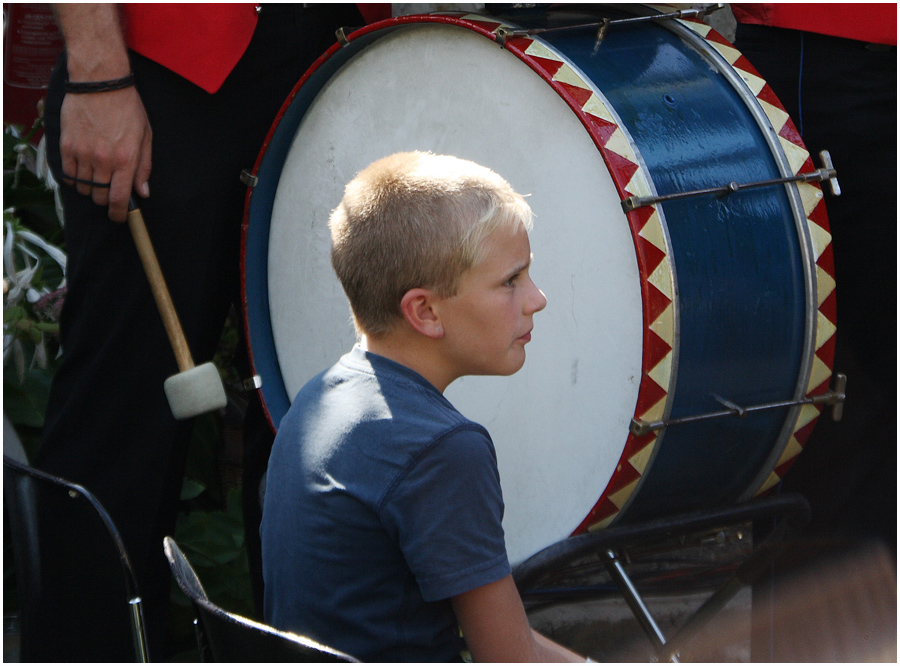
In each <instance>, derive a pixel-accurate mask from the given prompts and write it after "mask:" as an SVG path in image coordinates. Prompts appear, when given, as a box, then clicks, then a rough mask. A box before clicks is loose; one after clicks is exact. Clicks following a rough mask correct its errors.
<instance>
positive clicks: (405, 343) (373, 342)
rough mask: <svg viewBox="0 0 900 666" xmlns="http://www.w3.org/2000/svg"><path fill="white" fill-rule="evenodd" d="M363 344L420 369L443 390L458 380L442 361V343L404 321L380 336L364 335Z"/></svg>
mask: <svg viewBox="0 0 900 666" xmlns="http://www.w3.org/2000/svg"><path fill="white" fill-rule="evenodd" d="M360 344H361V345H362V348H363V349H365V350H366V351H370V352H372V353H373V354H378V355H379V356H384V357H385V358H389V359H391V360H392V361H394V362H395V363H399V364H400V365H405V366H406V367H407V368H409V369H410V370H414V371H415V372H418V373H419V374H420V375H422V376H423V377H424V378H425V379H427V380H428V381H429V382H430V383H431V384H432V385H433V386H434V387H435V388H436V389H437V390H438V391H440V392H441V393H443V392H444V390H445V389H446V388H447V387H448V386H449V385H450V384H451V383H452V382H453V380H455V379H457V377H454V376H451V374H450V373H449V372H447V371H446V369H445V368H444V364H443V363H442V362H441V355H440V342H439V341H437V340H432V339H430V338H426V337H424V336H422V335H419V334H418V333H416V332H415V331H413V330H411V329H409V328H408V327H406V326H403V325H402V324H401V325H400V326H398V327H397V328H395V329H394V330H393V331H391V332H390V333H388V334H387V335H385V336H383V337H380V338H371V337H368V336H363V338H362V340H361V341H360Z"/></svg>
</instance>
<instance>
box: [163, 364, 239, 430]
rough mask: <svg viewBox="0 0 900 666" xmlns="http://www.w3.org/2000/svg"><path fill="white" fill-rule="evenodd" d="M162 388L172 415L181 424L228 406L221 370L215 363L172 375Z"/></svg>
mask: <svg viewBox="0 0 900 666" xmlns="http://www.w3.org/2000/svg"><path fill="white" fill-rule="evenodd" d="M163 388H164V389H165V391H166V399H167V400H168V401H169V407H170V408H171V410H172V414H173V415H174V416H175V418H176V419H178V420H179V421H181V420H183V419H189V418H191V417H192V416H198V415H199V414H205V413H206V412H213V411H216V410H219V409H222V408H223V407H225V405H226V404H228V398H227V396H226V395H225V388H224V387H223V386H222V378H221V377H220V376H219V370H218V369H217V368H216V366H215V365H213V364H212V363H204V364H203V365H198V366H196V367H194V368H191V369H190V370H186V371H184V372H179V373H178V374H177V375H172V376H171V377H169V378H168V379H167V380H166V381H165V383H164V384H163Z"/></svg>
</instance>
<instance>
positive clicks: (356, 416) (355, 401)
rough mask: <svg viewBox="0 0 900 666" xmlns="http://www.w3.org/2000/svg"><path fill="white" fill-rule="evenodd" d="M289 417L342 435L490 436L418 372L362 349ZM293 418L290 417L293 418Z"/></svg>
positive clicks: (309, 390) (318, 382)
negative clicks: (360, 431) (332, 426)
mask: <svg viewBox="0 0 900 666" xmlns="http://www.w3.org/2000/svg"><path fill="white" fill-rule="evenodd" d="M290 412H293V413H294V414H293V418H294V419H296V420H297V421H304V420H310V419H312V417H313V414H315V420H316V421H318V422H321V419H323V418H324V419H326V420H328V421H339V422H340V426H337V427H338V428H339V429H343V430H345V431H346V430H348V429H353V428H358V427H364V428H367V429H370V428H376V427H377V428H379V429H384V430H389V431H390V432H391V433H392V434H394V435H396V436H399V437H413V438H416V439H417V438H418V437H414V436H413V433H416V432H418V433H419V434H420V435H422V436H425V437H427V438H429V439H430V438H433V437H440V436H442V435H444V434H446V433H449V432H451V431H455V430H474V431H477V432H480V433H482V434H483V435H484V436H485V437H487V438H488V440H490V436H489V435H488V432H487V430H486V429H485V428H484V427H483V426H481V425H480V424H478V423H476V422H474V421H472V420H470V419H468V418H467V417H465V416H464V415H463V414H461V413H460V412H459V411H458V410H457V409H456V408H455V407H454V406H453V405H452V404H451V403H450V401H449V400H447V399H446V398H445V397H444V396H443V394H441V392H440V391H438V390H437V389H436V388H435V387H434V386H433V385H432V384H431V383H429V382H428V380H426V379H425V378H424V377H422V376H421V375H420V374H418V373H417V372H415V371H414V370H412V369H410V368H408V367H406V366H404V365H402V364H400V363H397V362H396V361H393V360H391V359H388V358H386V357H384V356H379V355H378V354H373V353H371V352H368V351H365V350H364V349H362V348H361V347H359V346H358V345H357V346H355V347H354V348H353V349H352V350H351V351H349V352H348V353H347V354H345V355H344V356H342V357H341V359H340V360H339V361H338V362H337V363H335V364H334V365H333V366H332V367H331V368H329V369H327V370H325V371H323V372H322V373H320V374H319V375H318V376H316V377H315V378H313V379H312V380H310V381H309V382H308V383H307V384H306V386H304V387H303V389H301V391H300V393H298V395H297V397H296V399H295V400H294V404H293V405H292V407H291V410H290ZM290 412H289V417H290V416H291V414H290Z"/></svg>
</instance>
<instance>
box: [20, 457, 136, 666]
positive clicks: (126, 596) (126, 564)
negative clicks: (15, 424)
mask: <svg viewBox="0 0 900 666" xmlns="http://www.w3.org/2000/svg"><path fill="white" fill-rule="evenodd" d="M3 476H4V483H3V491H4V495H5V497H6V502H7V506H8V509H9V511H10V512H11V514H12V513H14V512H15V513H18V514H19V515H17V516H13V515H11V516H10V519H11V523H12V531H13V539H14V541H15V542H16V544H17V545H14V551H15V553H16V561H17V562H18V567H17V568H18V570H19V572H20V575H19V576H18V578H19V589H20V594H21V595H27V594H28V593H29V591H28V589H27V583H23V578H24V577H25V576H24V575H22V573H21V572H24V571H25V570H26V567H29V566H32V565H33V564H34V563H25V562H24V560H25V558H26V557H27V553H28V552H33V551H34V550H35V549H37V547H38V545H37V538H38V536H37V532H36V530H35V529H34V524H35V521H37V520H38V516H37V515H36V513H37V507H36V506H35V504H34V497H33V490H32V484H35V483H36V484H44V485H48V486H53V487H56V488H59V489H62V490H64V491H66V492H67V493H68V496H69V497H70V498H72V500H73V501H77V500H78V499H79V498H83V499H84V500H86V501H87V502H88V504H90V506H91V507H93V509H94V511H95V512H96V514H97V516H98V518H99V519H100V521H101V522H102V523H103V525H104V526H105V527H106V531H107V532H108V533H109V537H110V541H111V543H112V545H113V546H114V548H115V550H116V552H117V554H118V558H119V562H120V564H121V566H122V572H123V574H124V577H125V582H126V589H125V590H124V591H123V601H124V602H125V603H127V605H128V610H129V617H130V620H131V632H132V641H133V644H134V653H135V657H136V660H137V661H140V662H147V661H149V659H148V653H147V639H146V633H145V629H144V614H143V608H142V603H141V596H140V594H139V592H138V586H137V580H136V578H135V574H134V570H133V568H132V566H131V562H130V560H129V559H128V553H127V552H126V550H125V544H124V543H123V541H122V537H121V535H120V534H119V531H118V529H117V528H116V526H115V524H114V523H113V521H112V518H111V517H110V515H109V513H108V512H107V511H106V509H105V508H103V505H102V504H101V503H100V502H99V500H97V498H96V497H94V495H93V494H91V492H90V491H89V490H87V489H86V488H84V487H83V486H80V485H78V484H76V483H72V482H70V481H66V480H65V479H62V478H60V477H58V476H53V475H52V474H47V473H46V472H42V471H40V470H37V469H35V468H33V467H30V466H29V465H27V464H24V463H22V462H18V461H16V460H13V459H12V458H10V457H8V456H6V455H4V456H3ZM23 628H26V627H23ZM26 630H27V628H26ZM73 657H77V655H73Z"/></svg>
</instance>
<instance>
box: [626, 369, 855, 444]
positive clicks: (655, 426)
mask: <svg viewBox="0 0 900 666" xmlns="http://www.w3.org/2000/svg"><path fill="white" fill-rule="evenodd" d="M712 397H713V398H715V400H716V402H718V403H719V404H721V405H722V406H723V407H725V410H724V411H719V412H709V413H707V414H697V415H695V416H684V417H681V418H677V419H668V420H666V421H649V422H648V421H643V420H641V419H637V418H636V419H632V420H631V425H630V426H629V428H628V429H629V430H630V431H631V433H632V434H633V435H635V436H637V437H643V436H644V435H647V434H649V433H651V432H655V431H657V430H662V429H663V428H667V427H669V426H672V425H680V424H683V423H693V422H695V421H707V420H709V419H717V418H722V417H725V416H736V417H738V418H739V419H742V418H744V417H746V416H747V415H748V414H751V413H753V412H762V411H766V410H770V409H779V408H783V407H799V406H801V405H830V406H831V417H832V418H833V419H834V420H835V421H840V420H841V418H842V417H843V415H844V400H846V398H847V375H842V374H837V375H835V379H834V388H833V389H831V390H829V391H827V392H825V393H823V394H822V395H813V396H807V397H805V398H802V399H800V400H789V401H785V402H769V403H765V404H762V405H754V406H752V407H741V406H739V405H736V404H735V403H734V402H732V401H730V400H726V399H725V398H722V397H721V396H718V395H713V396H712Z"/></svg>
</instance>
